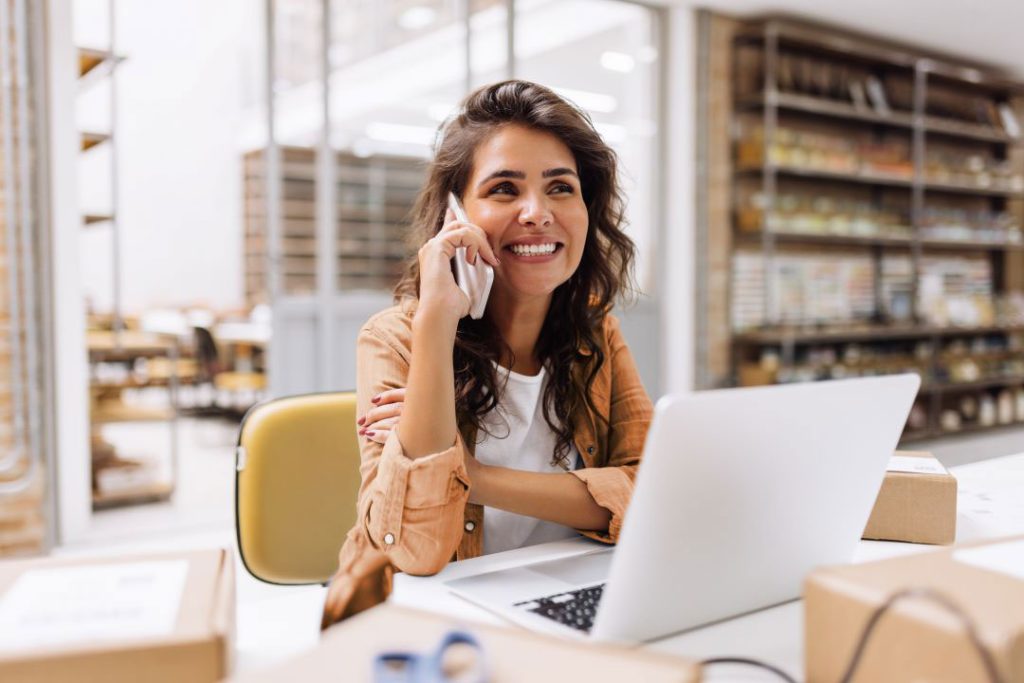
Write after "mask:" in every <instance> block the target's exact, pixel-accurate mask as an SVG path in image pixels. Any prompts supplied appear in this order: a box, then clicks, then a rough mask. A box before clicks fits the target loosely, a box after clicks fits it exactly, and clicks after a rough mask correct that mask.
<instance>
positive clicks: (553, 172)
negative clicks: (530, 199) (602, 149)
mask: <svg viewBox="0 0 1024 683" xmlns="http://www.w3.org/2000/svg"><path fill="white" fill-rule="evenodd" d="M559 175H571V176H576V171H574V170H572V169H571V168H565V167H561V168H549V169H548V170H546V171H544V172H543V173H541V176H543V177H544V178H554V177H555V176H559ZM576 177H577V178H578V177H579V176H576Z"/></svg>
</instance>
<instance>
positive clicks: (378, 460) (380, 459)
mask: <svg viewBox="0 0 1024 683" xmlns="http://www.w3.org/2000/svg"><path fill="white" fill-rule="evenodd" d="M356 357H357V373H356V394H357V404H358V411H357V412H358V414H360V415H365V414H366V412H367V411H368V410H369V409H370V408H372V407H373V403H372V402H371V399H372V398H373V397H374V396H376V395H377V394H379V393H380V392H382V391H385V390H387V389H394V388H400V387H404V386H405V385H406V379H407V378H408V374H409V358H410V352H409V349H407V348H404V347H403V346H402V345H401V343H400V342H399V341H398V340H397V339H396V338H395V337H393V336H392V335H390V334H388V332H387V331H386V330H381V329H379V328H377V327H375V326H373V325H372V324H368V325H367V326H366V327H364V328H363V330H362V331H361V332H360V335H359V340H358V344H357V350H356ZM360 449H361V457H362V464H361V467H360V471H361V475H362V483H361V486H360V490H359V522H360V524H361V526H362V528H363V529H364V530H365V532H366V535H367V537H368V540H369V542H370V544H371V545H373V546H374V547H375V548H376V549H377V550H379V551H381V552H382V553H384V554H385V555H386V556H387V557H388V559H389V560H390V562H391V563H392V564H394V566H395V567H396V568H397V569H399V570H401V571H404V572H406V573H409V574H433V573H436V572H438V571H440V570H441V569H442V568H443V567H444V566H445V565H446V564H447V563H448V561H449V560H450V559H451V557H452V555H453V554H454V553H455V549H456V548H457V547H458V544H459V541H460V539H461V535H462V517H463V515H464V512H465V506H466V501H467V500H468V498H469V485H470V482H469V477H468V475H467V473H466V467H465V457H466V447H465V444H464V443H463V441H462V438H461V436H460V437H457V439H456V441H455V443H454V444H453V445H452V447H451V448H448V449H446V450H444V451H441V452H439V453H433V454H431V455H427V456H424V457H421V458H416V459H415V460H414V459H411V458H408V457H407V456H406V455H405V453H404V452H403V450H402V444H401V442H400V441H399V439H398V428H396V429H393V430H391V433H390V435H389V436H388V438H387V440H386V441H385V443H384V444H379V443H376V442H374V441H371V440H369V439H362V440H361V444H360Z"/></svg>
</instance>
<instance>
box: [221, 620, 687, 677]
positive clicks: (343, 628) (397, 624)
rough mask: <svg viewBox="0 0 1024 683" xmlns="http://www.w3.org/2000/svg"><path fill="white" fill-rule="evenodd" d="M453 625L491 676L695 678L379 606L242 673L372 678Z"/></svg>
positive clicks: (529, 636)
mask: <svg viewBox="0 0 1024 683" xmlns="http://www.w3.org/2000/svg"><path fill="white" fill-rule="evenodd" d="M453 628H459V629H461V630H467V631H469V632H471V633H472V634H473V635H475V636H476V637H477V639H478V640H479V641H480V644H481V645H482V647H483V650H484V652H485V656H486V658H487V668H488V671H489V673H490V676H489V677H488V680H489V681H493V682H494V683H503V682H518V681H586V682H587V683H604V682H607V683H613V682H614V683H621V682H622V681H643V682H644V683H690V682H693V683H696V682H697V681H700V667H698V666H697V664H695V663H694V662H691V661H689V660H686V659H681V658H678V657H672V656H670V655H665V654H660V653H655V652H646V651H643V650H637V649H628V648H624V647H619V646H614V645H604V644H601V645H596V644H588V643H584V642H577V641H570V640H565V639H562V638H557V637H552V636H541V635H538V634H535V633H531V632H529V631H526V630H523V629H521V628H517V627H516V628H513V627H509V628H500V627H497V626H486V625H481V624H472V625H469V624H460V623H458V622H456V621H454V620H452V619H449V618H446V617H442V616H439V615H435V614H428V613H426V612H419V611H416V610H410V609H407V608H404V607H395V606H392V605H388V604H384V605H380V606H378V607H374V608H373V609H370V610H367V611H366V612H362V613H360V614H357V615H356V616H354V617H352V618H351V619H347V620H345V621H343V622H341V623H339V624H337V625H335V626H332V627H331V628H329V629H328V630H327V631H326V632H325V633H324V635H323V638H321V640H320V645H318V646H317V647H316V648H315V649H313V650H311V651H309V652H307V653H305V654H303V655H300V656H299V657H296V658H295V659H292V660H290V661H288V662H286V663H284V664H280V665H278V666H275V667H272V668H270V669H267V670H264V671H259V672H255V673H252V674H249V675H247V676H243V677H241V678H239V679H236V680H239V681H245V682H246V683H278V681H303V682H304V683H305V682H315V681H325V682H326V681H331V682H332V683H333V682H336V681H346V682H352V683H363V682H366V683H369V682H370V681H372V680H373V678H372V668H373V661H374V658H375V657H376V656H377V655H378V654H380V653H382V652H385V651H386V652H396V651H406V652H408V651H411V652H417V653H427V652H430V651H433V650H434V648H436V647H437V644H438V643H439V642H440V640H441V637H442V636H443V635H444V634H445V633H446V632H448V631H449V630H451V629H453Z"/></svg>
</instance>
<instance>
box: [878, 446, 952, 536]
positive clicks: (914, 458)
mask: <svg viewBox="0 0 1024 683" xmlns="http://www.w3.org/2000/svg"><path fill="white" fill-rule="evenodd" d="M863 537H864V538H866V539H872V540H877V541H906V542H909V543H933V544H936V545H945V544H948V543H952V542H953V541H954V540H955V539H956V479H955V478H954V477H953V475H951V474H950V473H949V472H948V471H947V470H946V468H945V467H943V466H942V464H941V463H940V462H939V461H938V460H936V459H935V457H934V456H932V454H931V453H926V452H924V451H896V453H894V454H893V457H892V458H891V459H890V461H889V469H888V471H887V472H886V473H885V480H884V481H883V482H882V488H881V489H880V490H879V491H878V498H877V499H876V500H875V507H874V508H873V509H872V510H871V517H870V518H869V519H868V524H867V526H866V527H865V528H864V533H863Z"/></svg>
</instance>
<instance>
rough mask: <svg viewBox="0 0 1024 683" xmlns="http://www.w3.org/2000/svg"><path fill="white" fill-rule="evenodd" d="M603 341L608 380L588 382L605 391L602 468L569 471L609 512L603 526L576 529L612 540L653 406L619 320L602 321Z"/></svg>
mask: <svg viewBox="0 0 1024 683" xmlns="http://www.w3.org/2000/svg"><path fill="white" fill-rule="evenodd" d="M605 340H606V344H607V346H606V351H607V360H606V363H608V375H606V377H610V380H609V379H606V380H605V381H606V382H607V384H606V385H605V386H601V387H592V390H593V389H596V390H597V391H598V392H604V391H607V392H608V405H609V415H608V434H607V443H606V444H602V445H603V447H604V448H605V449H606V452H607V459H606V460H605V464H604V465H603V466H601V467H588V468H585V469H580V470H575V471H573V474H574V475H576V477H578V478H579V479H580V480H581V481H583V483H584V484H586V485H587V491H588V492H589V493H590V495H591V497H592V498H593V499H594V502H596V503H597V504H598V505H600V506H601V507H603V508H605V509H606V510H608V511H609V512H610V513H611V519H610V520H609V522H608V530H607V531H589V530H582V529H581V530H579V532H580V533H581V534H583V535H584V536H587V537H589V538H592V539H595V540H598V541H601V542H604V543H616V542H617V541H618V539H619V533H620V532H621V531H622V523H623V520H624V519H625V516H626V509H627V508H628V507H629V502H630V500H631V499H632V497H633V482H634V481H635V479H636V470H637V466H638V465H639V464H640V457H641V454H642V452H643V448H644V441H645V440H646V438H647V430H648V428H649V427H650V424H651V418H652V415H653V413H654V407H653V404H652V403H651V399H650V397H649V396H648V395H647V391H646V390H645V389H644V385H643V382H642V381H641V380H640V373H639V371H638V370H637V367H636V361H634V360H633V354H632V353H631V352H630V350H629V346H628V345H627V344H626V340H625V338H624V337H623V336H622V331H621V330H620V328H619V323H618V320H616V319H615V317H614V316H611V315H609V316H608V317H607V318H606V320H605Z"/></svg>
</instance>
